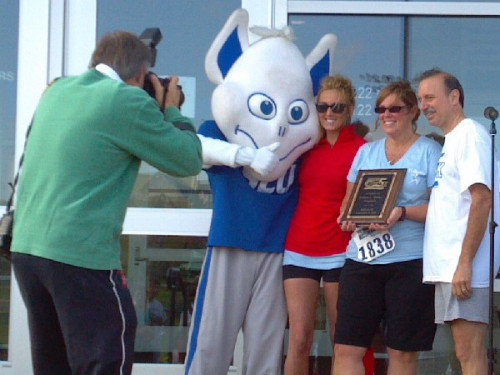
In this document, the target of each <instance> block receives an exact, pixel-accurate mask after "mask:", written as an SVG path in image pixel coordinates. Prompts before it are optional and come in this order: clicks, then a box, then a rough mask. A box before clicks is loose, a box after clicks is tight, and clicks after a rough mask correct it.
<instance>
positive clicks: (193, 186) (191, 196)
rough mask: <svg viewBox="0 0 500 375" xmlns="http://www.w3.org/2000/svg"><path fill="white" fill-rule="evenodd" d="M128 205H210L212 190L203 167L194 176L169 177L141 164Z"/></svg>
mask: <svg viewBox="0 0 500 375" xmlns="http://www.w3.org/2000/svg"><path fill="white" fill-rule="evenodd" d="M129 207H155V208H212V193H211V191H210V185H209V183H208V177H207V175H206V173H205V172H204V171H202V172H201V173H200V174H199V175H198V176H193V177H182V178H180V177H172V176H170V175H168V174H166V173H162V172H160V171H158V170H157V169H156V168H153V167H151V166H149V165H148V164H146V163H142V164H141V168H140V170H139V175H138V177H137V181H136V184H135V186H134V190H133V192H132V195H131V198H130V201H129Z"/></svg>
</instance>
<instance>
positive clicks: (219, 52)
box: [205, 9, 249, 85]
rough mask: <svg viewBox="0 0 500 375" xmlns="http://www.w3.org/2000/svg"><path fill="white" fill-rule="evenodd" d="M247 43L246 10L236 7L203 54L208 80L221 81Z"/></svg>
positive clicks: (246, 46) (218, 82)
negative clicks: (204, 54)
mask: <svg viewBox="0 0 500 375" xmlns="http://www.w3.org/2000/svg"><path fill="white" fill-rule="evenodd" d="M248 45H249V43H248V12H247V11H246V10H245V9H237V10H235V11H234V12H233V13H232V14H231V15H230V16H229V18H228V20H227V21H226V23H225V25H224V27H223V28H222V30H221V31H220V32H219V34H217V36H216V37H215V40H214V41H213V43H212V45H211V46H210V48H209V50H208V52H207V54H206V56H205V71H206V73H207V77H208V79H209V80H210V82H212V83H215V84H217V85H218V84H220V83H222V81H223V80H224V77H225V76H226V74H227V72H228V71H229V69H231V67H232V66H233V63H234V62H235V61H236V60H238V58H239V57H240V56H241V55H242V54H243V52H244V51H245V50H246V49H247V48H248Z"/></svg>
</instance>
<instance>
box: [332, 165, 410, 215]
mask: <svg viewBox="0 0 500 375" xmlns="http://www.w3.org/2000/svg"><path fill="white" fill-rule="evenodd" d="M405 175H406V169H371V170H364V169H362V170H360V171H359V173H358V177H357V179H356V183H355V185H354V188H353V190H352V192H351V195H350V196H349V200H348V201H347V206H346V209H345V211H344V214H343V215H342V221H352V222H354V223H356V224H370V223H378V224H385V223H386V221H387V218H388V217H389V215H390V213H391V211H392V209H393V208H394V205H395V204H396V200H397V198H398V196H399V192H400V191H401V188H402V187H403V181H404V178H405Z"/></svg>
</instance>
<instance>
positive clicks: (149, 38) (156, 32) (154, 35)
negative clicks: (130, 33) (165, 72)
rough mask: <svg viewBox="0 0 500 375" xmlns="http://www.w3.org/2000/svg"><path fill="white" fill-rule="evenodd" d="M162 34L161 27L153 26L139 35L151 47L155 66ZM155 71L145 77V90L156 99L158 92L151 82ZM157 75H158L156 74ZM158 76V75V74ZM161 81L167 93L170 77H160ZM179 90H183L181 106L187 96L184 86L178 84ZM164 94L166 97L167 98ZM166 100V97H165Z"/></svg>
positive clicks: (152, 64) (152, 61)
mask: <svg viewBox="0 0 500 375" xmlns="http://www.w3.org/2000/svg"><path fill="white" fill-rule="evenodd" d="M162 37H163V36H162V34H161V31H160V29H159V28H157V27H151V28H148V29H146V30H144V31H143V32H142V33H141V35H140V36H139V39H140V40H141V41H142V42H143V43H144V44H146V45H147V46H148V47H149V48H150V49H151V67H154V66H155V63H156V51H157V50H156V46H157V45H158V43H160V41H161V39H162ZM152 74H154V75H156V74H155V73H153V72H149V73H148V74H146V77H145V78H144V87H143V88H144V90H145V91H146V92H147V93H148V94H149V95H150V96H151V97H152V98H154V99H156V93H155V88H154V86H153V82H151V75H152ZM156 76H157V75H156ZM157 77H158V76H157ZM158 79H159V80H160V83H161V84H162V86H163V91H164V95H165V96H166V95H167V91H168V84H169V83H170V78H160V77H158ZM177 87H178V88H179V90H180V91H181V95H180V100H179V108H180V107H181V105H182V104H184V100H185V96H184V93H183V92H182V87H181V86H180V85H177ZM165 96H164V98H165ZM164 100H165V99H164Z"/></svg>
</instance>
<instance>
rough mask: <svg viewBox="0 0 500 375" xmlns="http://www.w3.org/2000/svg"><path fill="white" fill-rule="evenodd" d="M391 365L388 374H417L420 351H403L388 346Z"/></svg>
mask: <svg viewBox="0 0 500 375" xmlns="http://www.w3.org/2000/svg"><path fill="white" fill-rule="evenodd" d="M387 354H388V356H389V366H388V368H387V375H415V374H416V373H417V361H418V352H403V351H401V350H396V349H391V348H389V347H388V348H387Z"/></svg>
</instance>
